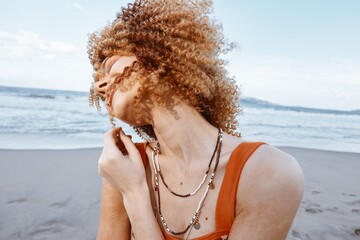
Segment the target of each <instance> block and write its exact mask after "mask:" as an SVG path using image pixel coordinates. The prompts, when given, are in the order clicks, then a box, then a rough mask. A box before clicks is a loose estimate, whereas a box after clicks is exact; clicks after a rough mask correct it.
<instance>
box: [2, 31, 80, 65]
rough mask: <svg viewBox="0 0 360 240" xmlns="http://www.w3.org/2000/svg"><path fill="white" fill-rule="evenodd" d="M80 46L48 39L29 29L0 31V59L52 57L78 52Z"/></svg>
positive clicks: (27, 59) (22, 59)
mask: <svg viewBox="0 0 360 240" xmlns="http://www.w3.org/2000/svg"><path fill="white" fill-rule="evenodd" d="M79 53H80V48H79V47H78V46H75V45H73V44H71V43H67V42H62V41H56V40H48V39H44V38H41V37H40V36H39V35H37V34H36V33H33V32H29V31H18V32H15V33H11V32H4V31H0V59H1V58H3V59H7V60H20V61H29V60H36V59H54V58H56V57H57V56H59V55H71V54H79Z"/></svg>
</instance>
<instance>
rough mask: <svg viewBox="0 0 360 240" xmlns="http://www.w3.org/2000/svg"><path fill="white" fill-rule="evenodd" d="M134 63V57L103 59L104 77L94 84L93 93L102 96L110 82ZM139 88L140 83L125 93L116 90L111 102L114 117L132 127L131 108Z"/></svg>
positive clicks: (116, 56)
mask: <svg viewBox="0 0 360 240" xmlns="http://www.w3.org/2000/svg"><path fill="white" fill-rule="evenodd" d="M134 61H136V57H135V56H118V55H115V56H112V57H110V58H107V59H105V61H104V62H103V64H102V65H103V71H104V72H105V76H104V78H103V79H101V80H100V81H98V82H97V83H96V84H95V91H96V92H97V93H100V94H102V95H104V94H105V93H106V89H107V87H108V86H109V84H110V83H111V82H112V81H114V79H115V77H116V76H117V75H119V74H122V73H123V71H124V69H125V68H126V67H128V66H130V65H132V64H133V63H134ZM139 87H140V83H139V82H135V84H134V86H133V87H132V88H130V89H128V90H127V91H125V92H123V91H120V90H116V91H115V92H114V95H113V98H112V102H111V106H112V108H113V109H112V110H113V113H114V116H115V117H116V118H118V119H120V120H122V121H124V122H126V123H129V124H132V125H133V124H134V123H135V121H134V119H133V118H134V117H135V116H134V114H132V113H133V110H132V108H133V106H134V101H135V96H136V95H137V91H138V89H139Z"/></svg>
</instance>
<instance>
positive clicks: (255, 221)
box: [229, 145, 304, 240]
mask: <svg viewBox="0 0 360 240" xmlns="http://www.w3.org/2000/svg"><path fill="white" fill-rule="evenodd" d="M303 185H304V184H303V174H302V171H301V168H300V167H299V165H298V163H297V161H296V159H295V158H294V157H292V156H291V155H289V154H287V153H285V152H283V151H281V150H279V149H277V148H274V147H272V146H270V145H262V146H261V147H260V148H259V149H258V150H257V151H255V152H254V154H253V155H252V156H251V157H250V159H249V160H248V162H247V163H246V165H245V167H244V170H243V173H242V176H241V181H240V183H239V187H238V192H237V206H236V217H235V221H234V223H233V226H232V228H231V231H230V235H229V239H239V238H240V237H242V238H243V239H252V240H257V239H268V240H279V239H285V238H286V236H287V233H288V231H289V229H290V227H291V224H292V221H293V219H294V217H295V215H296V212H297V209H298V208H299V205H300V202H301V199H302V195H303V188H304V187H303Z"/></svg>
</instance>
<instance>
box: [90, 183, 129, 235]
mask: <svg viewBox="0 0 360 240" xmlns="http://www.w3.org/2000/svg"><path fill="white" fill-rule="evenodd" d="M105 239H106V240H111V239H114V240H115V239H116V240H129V239H130V222H129V219H128V216H127V214H126V211H125V208H124V204H123V197H122V195H121V193H120V192H119V191H117V190H116V189H115V188H114V187H112V186H111V185H110V183H108V182H107V180H106V179H103V184H102V192H101V207H100V222H99V229H98V235H97V240H105Z"/></svg>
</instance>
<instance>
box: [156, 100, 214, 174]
mask: <svg viewBox="0 0 360 240" xmlns="http://www.w3.org/2000/svg"><path fill="white" fill-rule="evenodd" d="M174 110H175V111H176V114H174V113H172V112H169V111H165V110H164V109H161V108H159V107H155V108H154V109H153V111H152V115H153V128H154V132H155V134H156V137H157V140H158V142H159V144H160V150H161V155H162V158H165V159H167V162H168V163H169V164H172V166H174V167H177V168H180V169H183V170H185V171H186V170H187V169H188V168H190V167H191V166H192V165H193V164H196V163H198V162H199V161H201V160H203V159H209V158H210V157H211V155H212V153H213V151H214V148H215V145H216V141H217V136H218V129H216V128H215V127H214V126H212V125H211V124H209V123H208V122H207V121H206V120H205V119H204V118H203V117H202V115H201V114H200V113H198V112H197V111H196V110H195V109H194V108H193V107H190V106H188V105H186V104H184V103H180V104H177V105H176V106H175V107H174Z"/></svg>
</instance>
